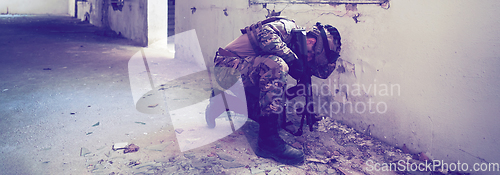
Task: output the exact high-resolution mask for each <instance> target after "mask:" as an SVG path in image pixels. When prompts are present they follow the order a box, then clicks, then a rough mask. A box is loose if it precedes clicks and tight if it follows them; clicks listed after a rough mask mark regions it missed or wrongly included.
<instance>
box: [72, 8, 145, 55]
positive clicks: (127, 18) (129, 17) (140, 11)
mask: <svg viewBox="0 0 500 175" xmlns="http://www.w3.org/2000/svg"><path fill="white" fill-rule="evenodd" d="M106 2H107V3H109V0H88V1H87V2H84V3H81V4H82V6H83V7H82V8H80V7H79V8H78V9H79V10H78V14H79V16H78V18H79V19H82V18H83V17H82V16H81V15H80V14H83V15H84V14H85V13H89V15H90V23H91V24H93V25H96V26H99V27H103V28H109V29H111V30H113V31H115V32H116V33H119V34H120V35H121V36H123V37H125V38H128V39H131V40H133V41H135V42H137V43H138V45H141V46H147V44H148V31H147V30H148V26H147V0H126V1H125V4H124V6H123V8H122V9H121V10H114V9H113V7H112V6H111V5H106V4H107V3H106ZM79 4H80V3H79ZM86 7H89V8H86ZM81 9H83V11H82V10H81Z"/></svg>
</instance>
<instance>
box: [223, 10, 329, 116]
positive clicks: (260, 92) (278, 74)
mask: <svg viewBox="0 0 500 175" xmlns="http://www.w3.org/2000/svg"><path fill="white" fill-rule="evenodd" d="M267 20H268V21H267V22H266V20H264V21H263V22H258V23H256V24H253V25H251V26H249V27H246V28H245V29H242V33H244V34H246V35H248V40H249V42H250V43H249V44H251V45H252V48H253V50H254V51H255V55H250V56H241V54H240V53H238V51H234V50H221V49H219V52H218V53H217V55H216V57H215V59H214V63H215V75H216V79H217V82H218V83H219V84H220V85H221V84H225V85H221V86H222V87H224V88H227V87H229V86H230V85H232V84H234V82H235V80H237V78H238V77H241V79H242V82H243V86H244V87H245V93H246V99H247V105H249V111H248V112H249V113H251V112H259V113H258V114H257V113H255V114H249V117H250V118H252V119H255V118H253V117H252V116H254V117H255V116H268V115H269V114H271V113H281V112H282V110H283V106H284V103H285V98H284V95H285V93H284V90H285V88H286V76H287V75H288V71H289V67H288V65H287V63H288V62H290V61H292V60H294V59H298V58H297V56H296V55H295V53H293V52H292V50H291V49H290V48H289V47H287V44H289V42H290V40H291V31H292V29H295V28H298V27H297V26H296V25H295V22H294V21H291V20H288V19H284V18H280V17H278V18H270V19H267ZM269 21H270V22H269ZM316 62H317V61H316ZM311 67H312V73H313V75H315V76H317V77H319V78H323V79H324V78H327V77H328V76H329V75H330V74H331V73H332V72H333V70H334V68H335V63H333V64H328V63H327V62H326V61H325V62H322V64H320V65H318V64H314V63H313V66H311ZM218 70H219V71H218ZM221 70H222V71H221ZM235 77H237V78H235ZM257 101H258V104H256V102H257ZM255 107H258V109H260V110H256V109H255Z"/></svg>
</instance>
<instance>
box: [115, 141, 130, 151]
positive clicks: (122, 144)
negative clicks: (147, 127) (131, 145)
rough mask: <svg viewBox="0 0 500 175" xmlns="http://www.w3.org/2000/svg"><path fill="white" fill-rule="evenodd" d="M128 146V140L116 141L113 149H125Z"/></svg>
mask: <svg viewBox="0 0 500 175" xmlns="http://www.w3.org/2000/svg"><path fill="white" fill-rule="evenodd" d="M127 146H128V142H122V143H115V144H114V145H113V148H112V149H113V151H116V150H119V149H125V148H127Z"/></svg>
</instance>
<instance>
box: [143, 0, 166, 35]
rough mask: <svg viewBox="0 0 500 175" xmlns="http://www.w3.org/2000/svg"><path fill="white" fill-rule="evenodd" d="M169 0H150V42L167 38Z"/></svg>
mask: <svg viewBox="0 0 500 175" xmlns="http://www.w3.org/2000/svg"><path fill="white" fill-rule="evenodd" d="M167 13H168V3H167V0H148V42H149V44H152V43H154V42H156V41H159V40H161V39H165V38H167V19H168V16H167Z"/></svg>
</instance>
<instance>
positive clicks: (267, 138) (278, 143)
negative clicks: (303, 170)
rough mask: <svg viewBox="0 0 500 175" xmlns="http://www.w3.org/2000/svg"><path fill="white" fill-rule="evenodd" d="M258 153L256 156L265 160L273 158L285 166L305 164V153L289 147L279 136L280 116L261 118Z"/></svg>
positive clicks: (272, 115)
mask: <svg viewBox="0 0 500 175" xmlns="http://www.w3.org/2000/svg"><path fill="white" fill-rule="evenodd" d="M259 120H260V121H259V125H260V126H259V139H258V141H257V145H258V151H257V152H256V154H257V155H258V156H260V157H264V158H273V159H274V160H276V161H278V162H281V163H284V164H290V165H293V164H299V163H303V162H304V152H302V150H299V149H296V148H294V147H292V146H290V145H288V144H287V143H286V142H285V141H283V139H282V138H281V137H280V136H279V133H278V130H279V126H278V114H271V115H270V116H261V117H260V119H259Z"/></svg>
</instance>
